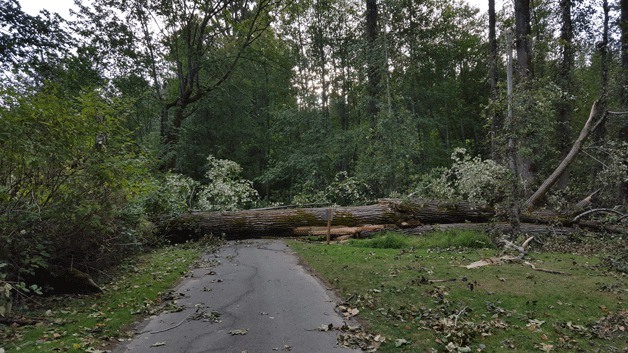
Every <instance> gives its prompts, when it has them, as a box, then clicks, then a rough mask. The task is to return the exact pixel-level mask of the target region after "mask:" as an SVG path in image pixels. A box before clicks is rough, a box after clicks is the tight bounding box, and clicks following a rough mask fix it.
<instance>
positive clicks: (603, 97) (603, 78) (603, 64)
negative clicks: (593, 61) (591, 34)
mask: <svg viewBox="0 0 628 353" xmlns="http://www.w3.org/2000/svg"><path fill="white" fill-rule="evenodd" d="M609 13H610V6H609V5H608V0H602V38H601V41H600V42H598V44H597V49H598V51H599V52H600V109H599V111H600V114H604V112H605V111H606V109H607V106H608V82H609V81H608V70H609V66H610V59H611V58H610V55H609V50H608V49H609V27H608V26H609V21H610V14H609ZM605 134H606V126H605V123H604V120H602V121H601V123H600V124H599V126H598V128H597V130H596V137H597V138H598V139H600V140H601V139H603V138H604V135H605Z"/></svg>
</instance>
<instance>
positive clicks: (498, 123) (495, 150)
mask: <svg viewBox="0 0 628 353" xmlns="http://www.w3.org/2000/svg"><path fill="white" fill-rule="evenodd" d="M496 28H497V17H496V15H495V0H488V42H489V47H490V57H491V69H490V70H491V99H492V100H493V101H494V102H495V101H497V99H498V98H499V92H498V89H497V85H498V83H499V71H498V66H497V63H498V59H499V57H498V52H497V30H496ZM492 115H493V116H492V119H491V159H492V160H493V161H495V162H496V163H499V164H501V160H502V158H501V155H502V154H503V153H502V152H501V150H502V148H501V146H500V143H499V141H498V138H497V136H499V134H500V133H501V132H502V127H503V122H502V115H501V114H500V112H498V111H497V109H493V112H492Z"/></svg>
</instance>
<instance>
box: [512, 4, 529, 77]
mask: <svg viewBox="0 0 628 353" xmlns="http://www.w3.org/2000/svg"><path fill="white" fill-rule="evenodd" d="M515 32H516V35H515V46H516V47H517V64H518V67H517V72H518V73H519V78H520V79H521V80H525V79H527V78H531V77H532V76H533V74H532V43H530V42H531V37H530V36H531V33H532V29H531V26H530V0H515Z"/></svg>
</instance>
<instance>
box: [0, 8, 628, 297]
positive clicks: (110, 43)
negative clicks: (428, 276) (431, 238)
mask: <svg viewBox="0 0 628 353" xmlns="http://www.w3.org/2000/svg"><path fill="white" fill-rule="evenodd" d="M522 2H525V3H527V4H528V5H531V6H530V11H531V16H528V17H527V19H528V21H530V23H528V24H529V26H530V28H531V32H530V33H529V35H528V36H527V38H529V39H530V40H531V43H532V44H531V46H530V47H529V48H528V50H530V52H526V51H525V50H526V47H521V46H517V59H520V58H522V57H523V55H524V54H529V55H530V60H529V61H525V60H517V61H515V62H514V65H515V69H516V70H515V73H516V74H515V77H514V90H513V92H512V93H511V94H508V90H507V86H508V85H507V84H506V79H505V77H506V75H505V73H506V71H507V70H506V68H507V60H506V58H507V57H508V52H509V51H510V48H511V47H512V46H513V33H514V34H516V35H518V34H519V33H520V30H521V28H520V27H518V25H516V24H518V23H520V22H521V21H519V19H520V17H521V10H520V9H521V8H520V7H519V5H520V3H522ZM367 3H368V6H365V4H364V2H363V1H358V0H350V1H345V0H342V1H341V0H299V1H282V0H243V1H227V0H214V1H209V0H171V1H156V0H155V1H153V0H149V1H140V0H129V1H120V0H111V1H95V0H94V1H89V0H83V1H78V5H77V9H76V10H77V11H76V12H77V13H76V17H74V18H73V19H72V20H64V19H62V18H60V17H59V16H57V15H56V14H50V13H41V14H39V15H37V16H34V15H29V14H26V13H24V12H23V11H22V10H21V8H20V5H19V3H18V2H17V0H0V7H1V8H3V9H6V11H3V12H2V13H1V14H0V29H1V30H0V69H1V70H2V77H3V80H2V84H0V89H1V91H0V307H5V308H6V307H8V304H6V303H7V300H6V297H7V296H8V294H9V293H11V288H14V287H16V288H17V287H19V288H21V290H22V291H26V290H30V289H29V288H28V286H27V285H20V283H21V282H24V281H26V282H28V281H29V280H32V279H33V278H34V277H36V276H37V273H38V271H39V270H41V269H45V268H47V267H50V266H53V265H55V266H56V265H60V266H67V267H73V268H79V269H81V270H84V271H87V272H92V273H96V272H97V271H98V270H100V269H102V268H104V267H107V266H109V265H110V264H112V263H116V262H117V261H118V260H119V259H120V258H121V257H122V256H124V255H125V254H127V253H130V252H132V251H136V250H138V249H141V248H142V247H143V246H145V245H148V244H153V243H154V242H156V241H159V240H158V239H155V238H154V237H153V234H152V229H153V228H154V224H155V222H159V221H160V220H163V219H164V218H167V217H171V216H175V215H177V214H180V213H181V212H185V211H187V210H190V209H202V210H234V209H238V208H243V207H244V208H246V207H253V206H257V205H264V204H277V203H296V204H306V203H335V204H342V205H346V204H361V203H367V202H369V201H371V200H374V199H376V198H378V197H387V196H391V195H394V196H403V195H407V194H409V193H415V194H416V193H418V194H421V195H425V196H430V197H446V198H453V199H467V200H470V201H476V202H489V203H493V204H499V203H501V202H504V201H505V200H506V199H509V200H511V201H512V200H515V201H516V200H519V199H521V198H522V197H524V196H526V195H528V194H530V193H531V192H532V191H534V189H535V188H536V187H537V186H538V185H539V184H540V182H542V181H543V179H544V178H545V177H546V176H547V175H548V174H549V173H551V171H552V170H553V169H554V168H555V166H556V165H558V163H559V162H560V160H561V159H562V158H563V157H564V155H565V154H566V152H567V151H568V150H569V147H570V144H571V142H572V141H573V140H574V139H575V137H576V136H577V132H578V131H579V129H580V127H581V126H582V124H583V122H584V120H585V119H586V118H587V116H588V111H589V107H590V106H591V103H592V102H593V101H594V100H595V99H596V98H598V97H599V96H600V94H601V95H602V98H603V104H604V107H605V109H608V108H612V109H613V110H618V111H621V110H625V108H626V102H628V99H627V97H628V92H627V90H626V89H625V87H627V86H628V85H627V84H626V82H627V81H628V74H626V72H628V49H627V47H628V35H626V34H625V33H624V32H622V28H624V29H626V28H628V26H626V23H624V22H622V21H621V19H620V18H619V16H620V12H622V11H628V9H622V8H621V7H620V6H619V2H616V1H613V2H612V4H613V5H617V6H612V7H610V8H609V11H607V12H605V11H603V9H604V7H603V6H602V3H603V2H601V0H600V1H598V0H577V1H576V0H573V1H560V2H550V1H545V2H539V1H533V2H529V1H525V0H516V1H515V3H516V4H517V6H514V7H513V4H511V3H510V2H506V5H505V7H504V8H503V9H502V10H501V11H500V12H499V13H497V14H496V18H497V24H496V28H495V29H496V33H497V36H496V37H495V38H494V42H491V43H489V40H488V39H487V38H485V33H487V31H486V29H487V21H486V20H487V16H486V14H481V13H479V12H478V10H477V9H474V8H472V7H470V6H469V5H467V4H466V3H465V2H464V1H458V0H457V1H440V0H417V1H408V0H391V1H386V2H384V1H368V2H367ZM604 3H606V2H604ZM615 3H617V4H615ZM623 3H624V2H622V4H623ZM515 9H517V10H516V11H515ZM521 18H523V19H524V20H525V19H526V17H525V16H524V17H521ZM605 18H606V19H608V21H604V19H605ZM567 23H569V26H567V25H566V24H567ZM605 23H607V24H608V25H607V27H604V24H605ZM622 26H623V27H622ZM627 33H628V32H627ZM515 42H516V43H519V41H515ZM489 44H495V45H494V46H493V45H489ZM489 47H494V48H495V50H496V51H497V53H496V55H491V54H490V51H489ZM567 54H569V55H567ZM622 55H623V56H625V58H624V59H625V60H624V59H622V58H623V56H622ZM523 66H525V67H523ZM491 68H494V73H495V74H494V75H493V74H492V72H493V71H492V69H491ZM622 108H623V109H622ZM627 131H628V128H627V125H626V119H625V115H609V116H608V117H607V119H606V120H605V121H604V123H603V124H601V125H600V126H598V128H597V129H596V131H595V133H594V135H595V136H594V137H593V138H591V139H589V141H587V143H586V144H585V146H584V149H583V153H581V157H579V158H578V159H577V161H576V162H575V163H574V164H573V165H572V166H571V167H570V169H569V172H568V174H567V175H566V176H565V177H564V178H562V179H561V182H560V183H559V185H558V186H557V187H555V188H554V189H553V190H552V192H551V193H550V195H548V198H547V201H548V202H549V203H546V204H548V205H549V206H551V207H561V208H565V207H567V208H568V207H569V205H573V204H575V203H576V202H577V201H579V200H580V199H582V198H583V197H584V196H586V195H588V194H590V193H591V192H593V191H595V190H599V191H598V193H597V194H596V202H598V203H599V204H600V205H603V206H608V207H612V206H614V205H618V204H620V205H621V204H625V202H626V195H627V184H628V170H627V168H628V167H627V164H626V158H627V156H626V153H627V152H626V151H628V145H627V142H626V140H627V135H628V132H627ZM208 156H209V157H208ZM450 156H452V158H450ZM509 160H512V161H517V162H518V165H519V167H518V168H519V169H516V168H515V169H513V168H508V161H509ZM513 183H514V184H515V185H518V183H521V185H522V187H521V188H514V189H512V190H511V189H509V187H508V186H509V185H510V184H513ZM3 293H4V294H6V295H2V294H3ZM3 303H4V304H3ZM5 304H6V305H5Z"/></svg>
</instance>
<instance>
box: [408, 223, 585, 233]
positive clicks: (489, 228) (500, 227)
mask: <svg viewBox="0 0 628 353" xmlns="http://www.w3.org/2000/svg"><path fill="white" fill-rule="evenodd" d="M510 229H511V225H510V223H450V224H436V225H424V226H418V227H414V228H409V229H404V230H402V232H403V233H405V234H415V235H421V234H427V233H431V232H435V231H448V230H472V231H480V232H487V233H500V234H503V233H508V232H510ZM520 229H521V232H523V233H525V234H526V235H543V234H552V235H569V234H573V233H575V232H576V231H577V230H576V228H571V227H558V226H552V225H545V224H533V223H522V224H521V225H520Z"/></svg>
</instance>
